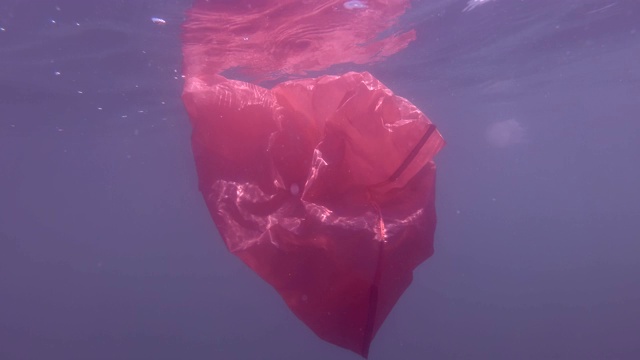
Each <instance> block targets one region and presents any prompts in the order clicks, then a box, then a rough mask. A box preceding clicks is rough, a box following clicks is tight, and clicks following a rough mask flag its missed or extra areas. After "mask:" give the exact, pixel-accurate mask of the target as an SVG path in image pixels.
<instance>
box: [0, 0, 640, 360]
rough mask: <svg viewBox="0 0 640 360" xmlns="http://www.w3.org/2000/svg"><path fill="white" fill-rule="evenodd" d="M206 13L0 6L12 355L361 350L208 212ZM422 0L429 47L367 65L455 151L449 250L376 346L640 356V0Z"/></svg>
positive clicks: (0, 261)
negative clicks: (199, 78)
mask: <svg viewBox="0 0 640 360" xmlns="http://www.w3.org/2000/svg"><path fill="white" fill-rule="evenodd" d="M189 4H190V2H189V1H187V0H180V1H177V0H174V1H151V0H127V1H80V0H61V1H45V0H31V1H24V0H0V359H2V360H17V359H30V360H31V359H47V360H55V359H64V360H71V359H83V360H84V359H136V360H138V359H190V360H193V359H345V360H348V359H352V360H355V359H357V358H358V357H357V356H356V355H354V354H352V353H350V352H348V351H346V350H343V349H340V348H337V347H335V346H332V345H330V344H327V343H325V342H323V341H322V340H320V339H318V338H317V337H316V336H315V335H314V334H313V333H312V332H311V331H310V330H309V329H307V328H306V327H305V326H304V325H303V324H302V323H301V322H300V321H298V320H297V319H296V318H295V317H294V315H292V314H291V313H290V311H289V310H288V309H287V308H286V306H285V305H284V303H283V301H282V300H281V299H280V298H279V296H278V295H277V293H276V292H275V291H274V290H272V289H271V288H270V287H269V286H268V285H267V284H265V283H264V282H262V280H260V279H259V278H258V276H257V275H255V274H253V273H252V272H251V271H250V270H249V269H248V268H247V267H245V266H244V265H243V264H242V263H241V262H240V260H238V259H236V258H235V257H234V256H233V255H231V254H229V253H228V252H227V251H226V248H225V247H224V244H223V242H222V241H221V240H220V238H219V236H218V234H217V232H216V230H215V227H214V225H213V222H212V221H211V220H210V218H209V214H208V212H207V210H206V208H205V205H204V201H203V200H202V199H201V195H200V193H199V192H198V190H197V181H196V174H195V167H194V163H193V159H192V155H191V150H190V143H189V136H190V126H189V123H188V119H187V117H186V114H185V112H184V110H183V108H182V104H181V100H180V92H181V86H182V79H181V77H180V61H181V54H180V38H179V34H180V23H181V21H182V20H183V13H184V10H185V9H186V8H188V6H189ZM413 4H414V6H413V8H412V9H411V10H410V11H409V13H408V14H407V16H406V17H405V18H404V22H403V25H402V26H405V27H415V28H416V29H417V30H418V40H417V41H415V42H414V43H412V44H411V46H410V47H409V48H408V49H407V50H405V51H404V52H401V53H400V54H398V55H396V56H394V57H392V58H391V59H389V60H388V61H387V62H385V63H382V64H378V65H375V66H368V67H364V68H363V67H359V68H358V69H367V70H369V71H371V72H372V73H373V74H374V75H375V76H377V77H378V78H380V79H381V80H382V81H383V82H384V83H385V84H386V85H387V86H389V87H390V88H391V89H393V90H394V91H395V92H396V93H397V94H399V95H401V96H405V97H407V98H409V99H410V100H411V101H413V102H414V103H415V104H416V105H418V106H419V107H420V108H421V109H422V110H423V111H424V112H425V113H426V114H427V115H428V116H429V117H430V118H431V119H432V120H433V121H434V122H435V123H436V124H437V125H438V127H439V129H440V131H441V132H442V134H443V135H444V137H445V138H446V140H447V142H448V145H447V147H446V148H445V149H444V150H443V151H442V152H441V153H440V154H439V155H438V157H437V159H436V160H437V163H438V167H439V168H438V189H437V206H438V214H439V224H438V230H437V234H436V235H437V236H436V253H435V255H434V256H433V257H432V258H431V259H429V260H428V261H427V262H426V263H424V264H423V265H422V266H420V267H419V268H418V269H417V271H416V273H415V280H414V283H413V284H412V285H411V287H410V288H409V289H408V290H407V292H406V293H405V294H404V296H403V297H402V298H401V300H400V301H399V302H398V304H397V306H396V307H395V309H394V310H393V312H392V313H391V315H390V316H389V318H388V319H387V321H386V323H385V324H384V325H383V327H382V328H381V330H380V332H379V333H378V335H377V337H376V339H375V340H374V342H373V345H372V348H371V356H370V359H372V360H375V359H492V360H500V359H605V358H606V359H639V358H640V341H639V339H640V222H639V221H640V190H639V185H640V161H639V160H640V3H638V2H637V1H635V0H627V1H613V0H489V1H486V0H485V1H477V0H476V1H472V2H470V3H469V1H468V0H432V1H429V0H422V1H414V2H413ZM151 17H161V18H163V19H165V20H166V21H167V24H166V25H164V26H160V25H157V24H154V23H153V22H152V21H151ZM347 68H348V67H347Z"/></svg>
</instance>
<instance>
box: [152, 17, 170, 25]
mask: <svg viewBox="0 0 640 360" xmlns="http://www.w3.org/2000/svg"><path fill="white" fill-rule="evenodd" d="M151 21H153V23H154V24H156V25H166V24H167V21H166V20H165V19H162V18H159V17H152V18H151Z"/></svg>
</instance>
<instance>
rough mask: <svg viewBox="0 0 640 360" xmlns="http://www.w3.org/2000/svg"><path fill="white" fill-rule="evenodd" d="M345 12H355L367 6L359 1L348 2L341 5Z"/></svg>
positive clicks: (351, 0)
mask: <svg viewBox="0 0 640 360" xmlns="http://www.w3.org/2000/svg"><path fill="white" fill-rule="evenodd" d="M342 6H344V8H345V9H347V10H355V9H366V8H367V4H366V3H365V2H364V1H360V0H349V1H346V2H345V3H344V4H342Z"/></svg>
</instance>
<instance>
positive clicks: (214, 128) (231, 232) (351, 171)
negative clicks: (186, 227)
mask: <svg viewBox="0 0 640 360" xmlns="http://www.w3.org/2000/svg"><path fill="white" fill-rule="evenodd" d="M186 80H187V81H186V84H185V89H184V94H183V100H184V103H185V105H186V108H187V110H188V113H189V115H190V118H191V121H192V124H193V138H192V142H193V152H194V156H195V160H196V166H197V171H198V176H199V186H200V190H201V191H202V193H203V195H204V198H205V201H206V204H207V206H208V208H209V211H210V213H211V216H212V217H213V220H214V221H215V224H216V226H217V228H218V230H219V231H220V234H221V235H222V238H223V239H224V241H225V243H226V245H227V247H228V248H229V250H230V251H231V252H233V253H234V254H236V255H237V256H238V257H240V258H241V259H242V260H243V261H244V262H245V263H246V264H247V265H248V266H250V267H251V268H252V269H253V270H254V271H255V272H256V273H258V274H259V275H260V276H261V277H262V278H263V279H264V280H265V281H267V282H268V283H269V284H271V285H272V286H273V287H274V288H275V289H276V290H277V291H278V293H280V295H281V296H282V298H283V299H284V300H285V302H286V303H287V305H288V306H289V307H290V308H291V310H292V311H293V312H294V313H295V314H296V316H297V317H298V318H300V319H301V320H302V321H303V322H304V323H305V324H306V325H307V326H309V328H311V329H312V330H313V331H314V332H315V333H316V334H317V335H318V336H319V337H321V338H322V339H324V340H326V341H329V342H331V343H333V344H336V345H339V346H341V347H344V348H347V349H350V350H352V351H354V352H356V353H358V354H361V355H362V356H365V357H366V356H367V354H368V351H369V346H370V343H371V340H372V339H373V337H374V335H375V333H376V332H377V331H378V329H379V328H380V326H381V325H382V323H383V321H384V320H385V318H386V317H387V315H388V314H389V312H390V311H391V309H392V308H393V306H394V304H395V303H396V301H397V300H398V298H399V297H400V296H401V294H402V293H403V292H404V290H405V289H406V288H407V286H409V284H410V282H411V280H412V271H413V270H414V269H415V267H416V266H417V265H418V264H420V263H421V262H423V261H424V260H425V259H427V258H428V257H429V256H430V255H431V254H432V253H433V236H434V230H435V225H436V214H435V208H434V189H435V166H434V164H433V162H432V158H433V156H434V155H435V154H436V153H437V152H438V151H439V150H440V148H441V147H442V146H443V144H444V142H443V139H442V137H441V136H440V134H439V133H438V132H437V131H436V129H435V126H434V125H433V124H431V122H430V121H429V120H428V119H427V117H426V116H425V115H423V114H422V112H420V111H419V110H418V109H417V108H416V107H415V106H413V105H412V104H411V103H410V102H409V101H407V100H406V99H404V98H401V97H398V96H395V95H393V93H392V92H391V91H390V90H389V89H387V88H386V87H385V86H384V85H383V84H381V83H380V82H379V81H378V80H376V79H375V78H374V77H373V76H371V75H370V74H369V73H353V72H352V73H347V74H344V75H342V76H323V77H320V78H317V79H303V80H294V81H288V82H283V83H281V84H279V85H277V86H275V87H274V88H272V89H270V90H269V89H265V88H262V87H259V86H256V85H253V84H250V83H246V82H241V81H235V80H228V79H226V78H224V77H222V76H209V77H207V78H206V79H203V78H198V77H188V78H187V79H186Z"/></svg>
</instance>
